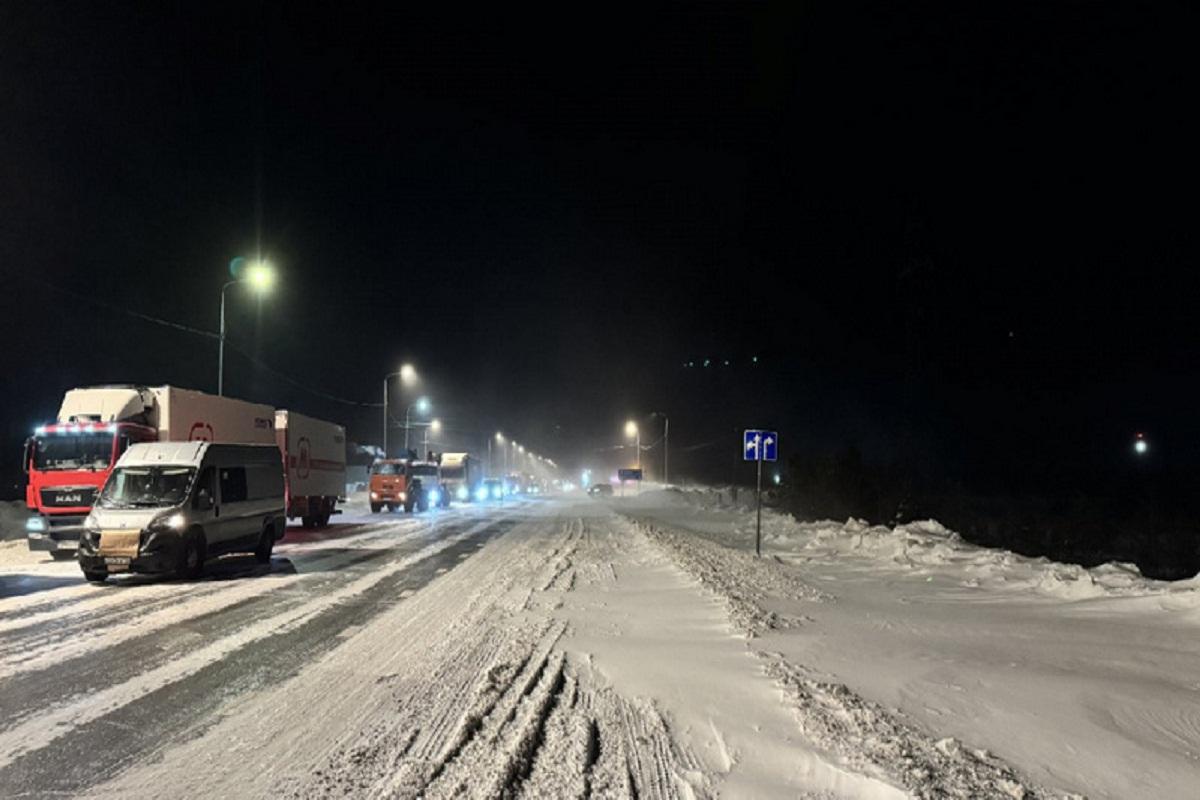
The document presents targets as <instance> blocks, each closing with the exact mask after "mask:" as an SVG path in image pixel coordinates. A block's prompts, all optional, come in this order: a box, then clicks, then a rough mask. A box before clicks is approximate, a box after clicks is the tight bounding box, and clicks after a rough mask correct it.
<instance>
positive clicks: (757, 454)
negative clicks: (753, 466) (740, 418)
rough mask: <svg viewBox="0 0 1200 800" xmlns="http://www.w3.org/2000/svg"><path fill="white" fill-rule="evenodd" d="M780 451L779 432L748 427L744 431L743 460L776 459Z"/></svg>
mask: <svg viewBox="0 0 1200 800" xmlns="http://www.w3.org/2000/svg"><path fill="white" fill-rule="evenodd" d="M778 453H779V434H778V433H776V432H775V431H764V430H757V429H753V428H752V429H748V430H746V431H744V432H743V433H742V460H743V461H775V460H777V457H778Z"/></svg>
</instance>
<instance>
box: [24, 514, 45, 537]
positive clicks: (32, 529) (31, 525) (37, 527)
mask: <svg viewBox="0 0 1200 800" xmlns="http://www.w3.org/2000/svg"><path fill="white" fill-rule="evenodd" d="M25 530H26V531H28V532H29V533H43V532H44V531H45V530H46V520H44V519H42V517H41V516H40V515H39V516H36V517H29V518H28V519H26V520H25Z"/></svg>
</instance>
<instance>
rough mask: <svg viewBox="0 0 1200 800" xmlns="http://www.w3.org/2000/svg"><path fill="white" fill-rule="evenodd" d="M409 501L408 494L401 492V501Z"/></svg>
mask: <svg viewBox="0 0 1200 800" xmlns="http://www.w3.org/2000/svg"><path fill="white" fill-rule="evenodd" d="M407 499H408V492H401V493H400V500H401V501H404V500H407Z"/></svg>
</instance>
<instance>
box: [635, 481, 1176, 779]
mask: <svg viewBox="0 0 1200 800" xmlns="http://www.w3.org/2000/svg"><path fill="white" fill-rule="evenodd" d="M616 506H617V507H618V508H620V509H621V510H622V511H624V512H625V513H627V514H629V515H631V516H632V517H634V518H635V519H639V520H641V521H642V523H643V526H644V528H645V529H646V530H647V531H649V532H651V533H652V535H657V536H659V537H662V538H665V539H666V540H667V541H668V542H676V541H683V542H685V543H687V544H688V546H690V547H691V548H692V549H696V544H697V536H698V537H700V538H702V540H703V541H704V542H706V543H711V544H712V547H711V548H709V549H708V551H707V552H708V553H710V554H711V555H712V558H711V563H707V564H704V565H702V566H701V567H699V568H693V569H692V571H693V572H696V573H697V574H699V575H701V576H702V577H703V576H704V574H705V571H708V572H710V573H712V576H713V577H710V578H707V579H706V583H709V584H710V585H713V586H714V588H715V589H716V591H718V592H719V593H722V594H724V595H725V596H728V597H730V598H732V607H733V608H734V609H735V616H737V614H736V609H737V607H738V605H746V606H748V607H749V609H750V611H746V610H743V611H742V612H741V614H740V616H742V617H743V618H747V617H748V619H749V621H748V622H747V623H745V624H744V625H743V627H745V628H746V629H747V630H751V631H753V632H755V633H759V634H761V635H759V636H758V637H757V638H755V639H754V640H753V642H752V643H751V645H750V646H751V648H752V649H753V650H755V651H756V652H759V653H761V654H763V655H764V656H765V657H768V658H775V659H778V660H779V663H780V664H783V665H785V666H783V667H781V668H773V669H772V671H773V673H775V674H777V675H779V676H780V677H781V678H782V679H783V680H784V681H785V682H788V681H789V680H790V679H791V677H792V676H793V675H798V676H800V677H801V678H802V679H803V680H807V681H810V682H818V683H829V684H833V685H838V686H841V687H845V688H846V689H847V690H849V691H851V692H853V693H854V694H856V695H858V696H860V697H861V698H863V699H864V700H866V701H869V702H872V703H876V704H879V705H880V706H881V707H884V708H893V709H898V710H899V712H900V713H901V714H902V715H903V717H904V718H905V719H906V720H907V721H908V722H909V723H911V724H912V725H914V726H916V727H917V728H919V729H921V730H925V731H928V732H930V735H932V736H938V737H953V739H952V740H945V744H944V748H943V749H945V748H949V749H954V750H961V749H963V748H970V749H978V748H981V749H986V750H987V751H989V752H990V753H994V754H996V755H997V756H999V757H1000V758H1001V759H1003V760H1004V761H1005V762H1006V763H1008V764H1010V765H1012V766H1013V767H1014V768H1016V769H1018V770H1020V771H1021V772H1022V773H1023V774H1025V775H1028V776H1029V777H1030V778H1032V779H1033V780H1034V781H1036V782H1037V783H1038V784H1040V785H1042V786H1046V787H1049V788H1051V789H1052V790H1055V791H1058V792H1064V793H1066V792H1075V793H1082V794H1086V795H1087V796H1090V797H1179V798H1186V797H1196V796H1197V787H1198V786H1200V582H1198V581H1197V580H1196V579H1192V580H1188V581H1182V582H1176V583H1166V582H1160V581H1153V580H1149V579H1146V578H1143V577H1142V576H1141V575H1140V574H1139V573H1138V571H1137V569H1136V568H1135V567H1133V566H1131V565H1121V564H1109V565H1104V566H1101V567H1097V568H1094V569H1083V568H1081V567H1077V566H1074V565H1065V564H1058V563H1054V562H1050V561H1047V560H1045V559H1030V558H1025V557H1022V556H1018V555H1015V554H1013V553H1010V552H1006V551H1001V550H988V549H982V548H977V547H974V546H971V545H969V544H966V543H964V542H962V541H961V540H960V539H959V538H958V537H957V536H956V535H955V534H953V533H952V532H950V531H947V530H946V529H944V528H943V527H942V526H940V525H938V524H937V523H936V522H925V523H918V524H911V525H907V526H901V527H898V528H896V529H888V528H884V527H870V526H867V525H865V524H863V523H860V522H857V521H854V520H850V521H848V522H846V523H833V522H822V523H798V522H796V521H795V520H792V519H791V518H790V517H787V516H784V515H779V514H775V513H772V512H765V513H764V517H763V529H764V556H765V558H764V559H763V561H764V562H765V563H763V564H762V565H761V569H759V570H758V571H757V572H748V573H745V574H738V572H739V569H740V568H741V566H742V565H744V564H745V563H747V562H749V563H751V564H753V563H754V562H755V561H756V559H753V558H752V556H750V555H747V554H750V553H752V550H753V539H754V519H753V515H752V514H751V513H749V511H748V510H745V509H736V508H730V507H728V506H727V505H723V504H722V503H721V502H719V501H718V498H717V497H716V495H715V494H714V493H712V492H705V491H694V492H674V491H670V492H658V493H648V494H643V495H642V496H641V497H636V498H626V499H625V500H624V501H622V502H618V503H617V504H616ZM681 532H686V533H689V534H693V536H691V537H688V536H686V535H685V536H680V533H681ZM755 575H757V576H758V577H757V578H754V577H752V576H755ZM730 576H732V577H730ZM775 576H778V581H780V582H782V581H784V580H785V579H794V580H801V581H803V583H804V586H805V587H807V589H809V590H812V591H817V592H821V593H824V594H825V595H827V596H828V597H829V598H830V599H829V601H827V602H821V603H813V602H810V601H808V600H806V599H804V598H802V597H789V596H788V594H787V592H786V591H784V590H783V589H782V588H781V586H779V587H777V586H774V585H772V584H771V583H770V580H768V579H772V580H774V579H775ZM756 613H757V614H758V617H757V618H755V617H754V614H756ZM800 713H801V716H803V714H804V712H800ZM939 746H942V745H939Z"/></svg>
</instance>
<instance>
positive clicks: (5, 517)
mask: <svg viewBox="0 0 1200 800" xmlns="http://www.w3.org/2000/svg"><path fill="white" fill-rule="evenodd" d="M28 516H29V509H27V508H26V507H25V501H24V500H0V542H2V541H5V540H8V539H24V538H25V519H26V518H27V517H28Z"/></svg>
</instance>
